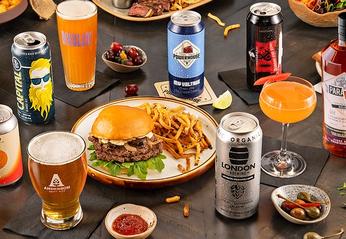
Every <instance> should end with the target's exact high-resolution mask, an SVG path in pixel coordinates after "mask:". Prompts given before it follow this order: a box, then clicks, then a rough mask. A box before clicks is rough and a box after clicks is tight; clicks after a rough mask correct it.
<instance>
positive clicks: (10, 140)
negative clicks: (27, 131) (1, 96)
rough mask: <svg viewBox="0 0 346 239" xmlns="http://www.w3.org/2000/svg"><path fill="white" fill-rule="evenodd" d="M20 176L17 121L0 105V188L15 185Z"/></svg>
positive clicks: (20, 156)
mask: <svg viewBox="0 0 346 239" xmlns="http://www.w3.org/2000/svg"><path fill="white" fill-rule="evenodd" d="M22 175H23V165H22V153H21V149H20V140H19V130H18V121H17V119H16V116H14V114H13V112H12V110H11V108H10V107H8V106H6V105H1V104H0V186H7V185H10V184H12V183H15V182H16V181H18V180H19V179H20V178H21V177H22Z"/></svg>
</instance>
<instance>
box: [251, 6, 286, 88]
mask: <svg viewBox="0 0 346 239" xmlns="http://www.w3.org/2000/svg"><path fill="white" fill-rule="evenodd" d="M282 24H283V16H282V14H281V8H280V6H279V5H277V4H274V3H270V2H259V3H255V4H253V5H252V6H251V7H250V12H249V14H248V15H247V19H246V39H247V41H246V69H247V85H248V88H249V89H251V90H254V91H260V90H261V86H254V82H255V81H256V80H258V79H259V78H261V77H264V76H268V75H276V74H279V73H281V71H282V54H283V47H282Z"/></svg>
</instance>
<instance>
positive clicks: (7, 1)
mask: <svg viewBox="0 0 346 239" xmlns="http://www.w3.org/2000/svg"><path fill="white" fill-rule="evenodd" d="M19 3H20V0H0V13H4V12H6V11H8V10H9V9H11V8H13V7H15V6H16V5H18V4H19Z"/></svg>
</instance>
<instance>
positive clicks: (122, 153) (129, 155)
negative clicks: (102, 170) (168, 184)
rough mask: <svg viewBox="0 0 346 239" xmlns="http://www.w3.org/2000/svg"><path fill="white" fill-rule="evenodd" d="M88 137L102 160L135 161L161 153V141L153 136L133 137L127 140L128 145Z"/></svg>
mask: <svg viewBox="0 0 346 239" xmlns="http://www.w3.org/2000/svg"><path fill="white" fill-rule="evenodd" d="M88 139H89V140H90V141H91V142H92V143H93V144H94V147H95V153H96V155H97V158H98V159H101V160H104V161H116V162H119V163H124V162H137V161H141V160H147V159H150V158H151V157H154V156H156V155H158V154H160V153H162V142H161V141H159V140H157V139H156V137H155V136H153V137H151V138H150V139H149V138H147V137H145V138H142V139H135V140H133V141H129V142H127V144H128V145H125V146H122V145H115V144H112V143H101V142H100V140H99V139H98V138H96V137H93V136H90V137H89V138H88ZM129 149H131V150H129Z"/></svg>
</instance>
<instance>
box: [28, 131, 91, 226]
mask: <svg viewBox="0 0 346 239" xmlns="http://www.w3.org/2000/svg"><path fill="white" fill-rule="evenodd" d="M85 148H86V145H85V142H84V140H83V138H82V137H80V136H79V135H77V134H74V133H70V132H60V131H59V132H58V131H52V132H47V133H43V134H40V135H37V136H35V137H34V138H33V139H31V141H30V143H29V145H28V156H29V157H28V168H29V175H30V179H31V182H32V184H33V186H34V188H35V191H36V192H37V194H38V195H39V197H40V198H41V199H42V211H41V221H42V223H43V224H44V225H45V226H47V227H49V228H51V229H54V230H66V229H69V228H72V227H74V226H76V225H77V224H78V223H79V222H80V221H81V220H82V217H83V213H82V209H81V206H80V203H79V195H80V194H81V192H82V190H83V187H84V184H85V180H86V177H87V161H86V154H85Z"/></svg>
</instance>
